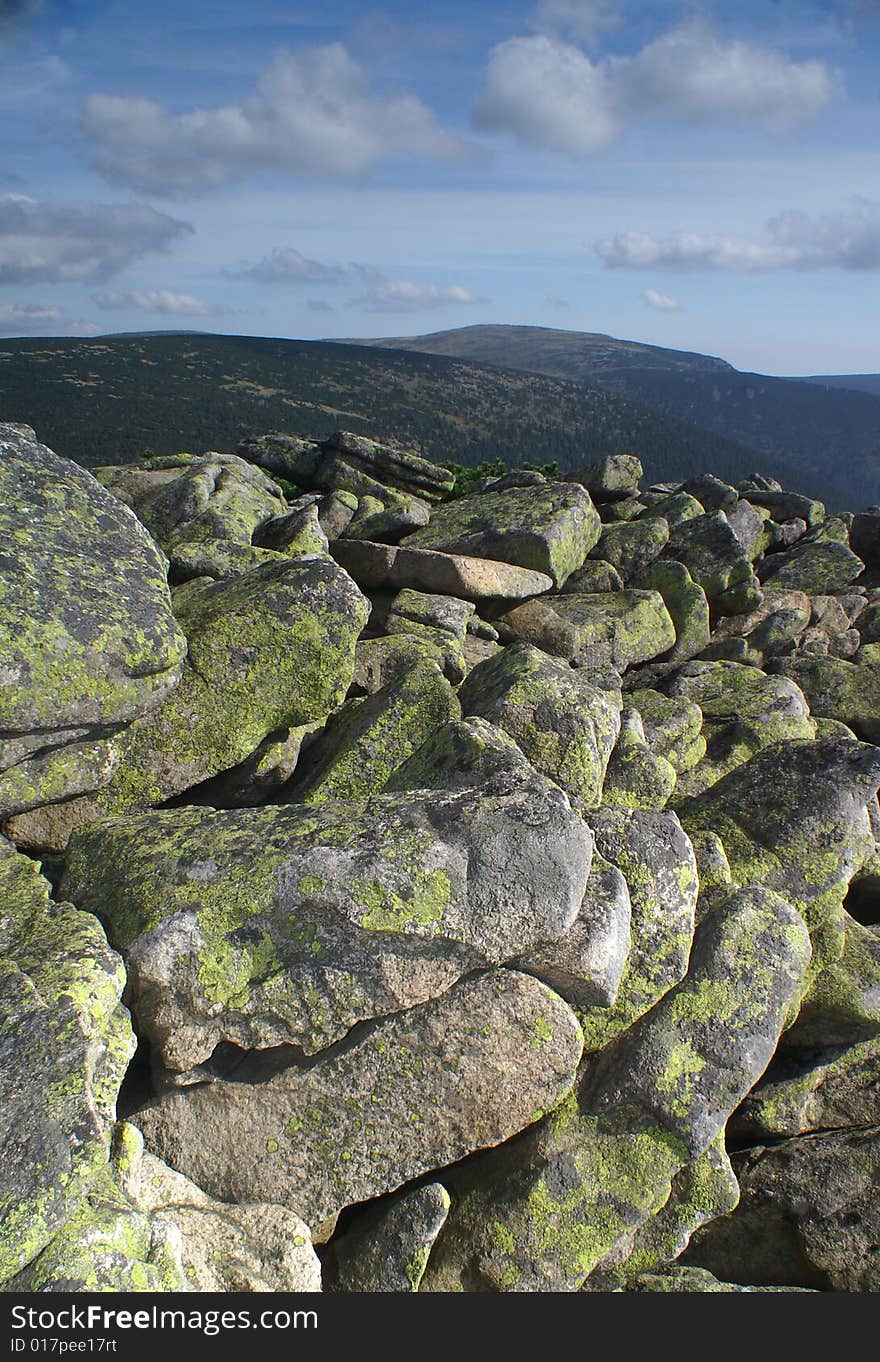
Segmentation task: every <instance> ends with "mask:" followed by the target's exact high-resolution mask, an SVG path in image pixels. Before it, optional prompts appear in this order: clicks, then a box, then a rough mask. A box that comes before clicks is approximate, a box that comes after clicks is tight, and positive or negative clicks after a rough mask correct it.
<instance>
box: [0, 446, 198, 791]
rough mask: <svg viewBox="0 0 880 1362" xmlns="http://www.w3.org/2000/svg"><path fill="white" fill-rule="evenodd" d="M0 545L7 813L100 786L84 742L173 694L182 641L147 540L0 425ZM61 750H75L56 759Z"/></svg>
mask: <svg viewBox="0 0 880 1362" xmlns="http://www.w3.org/2000/svg"><path fill="white" fill-rule="evenodd" d="M0 544H2V548H0V567H2V577H0V732H2V734H3V742H2V743H0V799H2V802H3V806H4V808H5V809H6V811H10V812H11V811H14V809H16V808H21V809H27V808H33V807H35V805H36V804H38V803H40V802H48V801H49V800H50V799H51V800H53V801H54V800H59V799H64V798H67V797H69V796H70V795H76V794H79V793H81V792H82V791H83V790H84V788H87V789H95V788H97V786H98V785H99V784H102V783H103V782H104V780H105V779H108V778H109V776H110V775H111V774H112V761H111V760H110V749H109V748H107V749H105V750H104V752H103V753H102V752H101V750H100V748H98V747H96V746H95V745H96V744H99V743H101V742H103V741H104V740H105V739H106V738H107V737H109V736H110V735H111V734H112V733H113V732H114V731H118V730H120V729H121V728H122V727H123V726H124V725H125V724H127V723H129V722H130V721H131V720H133V719H135V718H137V716H138V715H140V714H144V713H146V712H148V711H149V710H150V709H153V708H154V707H155V706H156V705H157V704H158V703H159V702H160V701H161V700H162V699H163V698H164V697H165V696H166V695H167V694H168V692H169V691H170V690H172V689H173V687H174V686H175V685H176V683H177V681H178V679H179V677H180V673H181V668H182V665H183V658H184V654H185V652H186V640H185V638H184V636H183V634H182V632H181V630H180V629H179V627H178V625H177V624H176V622H175V620H174V617H173V616H172V614H171V609H170V597H169V594H168V587H167V584H166V580H165V578H166V566H167V565H166V560H165V558H164V556H163V555H162V553H161V552H160V551H159V550H158V549H157V547H156V545H155V544H154V543H153V541H152V540H151V539H150V537H149V535H148V534H147V533H146V532H145V531H144V529H143V528H142V526H141V525H139V524H138V522H137V520H136V519H135V517H134V516H133V515H132V513H131V512H130V511H129V510H128V509H127V508H125V507H123V506H120V504H119V502H118V501H117V500H116V499H115V498H114V497H112V496H111V495H110V494H109V492H106V491H105V490H104V489H103V488H102V487H101V486H100V484H99V483H98V482H96V481H95V479H94V478H93V477H92V476H91V474H89V473H87V472H86V471H85V470H84V469H82V468H79V467H77V465H76V464H73V463H70V462H69V461H68V460H67V459H61V458H59V457H58V455H56V454H53V452H52V451H51V450H50V449H47V448H46V446H45V445H41V444H39V443H38V441H37V439H36V436H35V435H34V432H33V431H32V430H31V429H30V427H28V426H15V425H7V424H0ZM70 743H75V744H80V746H79V748H78V750H77V751H73V752H65V751H63V749H64V748H66V747H68V745H69V744H70ZM83 745H85V747H87V748H89V749H91V750H90V752H89V753H86V752H85V751H84V747H83ZM56 748H57V749H62V750H61V751H54V750H53V749H56ZM16 768H20V769H16ZM6 772H8V775H7V774H5V773H6Z"/></svg>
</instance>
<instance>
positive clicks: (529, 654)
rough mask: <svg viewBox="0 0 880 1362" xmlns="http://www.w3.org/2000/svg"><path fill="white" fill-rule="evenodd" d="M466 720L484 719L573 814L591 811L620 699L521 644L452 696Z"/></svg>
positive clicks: (599, 790) (474, 673)
mask: <svg viewBox="0 0 880 1362" xmlns="http://www.w3.org/2000/svg"><path fill="white" fill-rule="evenodd" d="M459 699H460V701H461V706H462V711H463V713H464V715H465V716H466V717H469V718H470V717H475V716H476V717H479V718H482V719H488V720H489V722H490V723H493V724H495V725H496V726H497V727H498V728H502V729H504V731H505V732H506V733H509V734H510V736H511V737H512V738H514V739H515V740H516V742H517V743H518V745H519V746H520V748H521V749H522V751H523V752H524V753H525V755H526V757H528V759H529V761H530V762H531V763H532V765H533V766H534V767H535V768H536V769H537V770H539V771H542V772H543V774H544V775H546V776H549V777H550V779H551V780H553V781H555V782H556V784H557V785H560V786H561V787H562V789H564V790H565V792H566V793H567V794H568V795H569V797H570V798H571V799H572V800H573V802H574V803H575V805H576V806H577V807H580V808H588V809H589V808H595V807H597V806H598V804H599V802H600V799H601V793H602V782H603V779H604V776H605V768H606V767H607V765H608V758H609V756H610V755H611V750H612V748H613V747H614V743H615V741H616V739H617V735H618V732H619V729H620V694H619V692H615V691H611V690H602V689H600V688H599V687H598V686H595V685H592V684H591V683H590V681H589V678H588V677H587V676H586V675H584V674H583V673H582V672H576V671H573V670H572V668H571V667H568V666H566V664H565V663H564V662H561V661H558V660H557V659H556V658H553V657H548V656H547V654H546V653H542V652H540V651H539V650H538V649H537V648H533V647H531V646H530V645H528V644H525V643H513V644H511V645H510V647H509V648H505V649H504V650H503V652H499V653H498V654H497V655H496V656H495V657H493V658H491V659H490V660H489V661H487V662H483V663H481V664H480V665H479V666H478V667H475V668H474V670H473V671H472V672H471V673H470V675H469V676H468V678H467V680H466V681H465V682H464V684H463V685H462V687H461V689H460V691H459Z"/></svg>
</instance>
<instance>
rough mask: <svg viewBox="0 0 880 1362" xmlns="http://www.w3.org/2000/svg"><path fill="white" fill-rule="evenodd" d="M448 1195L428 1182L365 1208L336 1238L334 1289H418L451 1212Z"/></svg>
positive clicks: (436, 1184) (331, 1287)
mask: <svg viewBox="0 0 880 1362" xmlns="http://www.w3.org/2000/svg"><path fill="white" fill-rule="evenodd" d="M449 1205H450V1202H449V1193H448V1192H447V1191H446V1188H445V1187H443V1186H442V1185H441V1184H440V1183H439V1182H429V1183H426V1185H425V1186H424V1187H417V1188H415V1189H414V1190H413V1191H411V1192H402V1193H400V1194H399V1195H397V1196H395V1197H393V1198H392V1199H391V1200H390V1202H389V1203H388V1204H387V1205H383V1206H382V1207H381V1209H380V1210H377V1211H374V1212H372V1213H371V1212H369V1211H368V1212H367V1213H366V1214H365V1215H364V1216H362V1217H361V1218H360V1219H359V1220H358V1221H357V1223H356V1224H355V1225H354V1226H353V1227H352V1228H351V1230H349V1232H348V1233H347V1234H345V1235H342V1236H341V1237H339V1238H336V1239H334V1241H333V1248H332V1250H331V1252H332V1263H333V1268H334V1274H333V1278H332V1284H331V1285H330V1287H329V1289H330V1290H331V1291H398V1292H400V1291H418V1289H419V1284H420V1282H421V1280H422V1277H423V1276H424V1272H425V1267H426V1265H427V1262H428V1256H429V1254H430V1252H431V1249H432V1247H433V1244H434V1241H435V1240H436V1238H437V1235H438V1234H439V1233H440V1231H441V1229H442V1228H443V1224H444V1222H445V1220H446V1217H447V1215H448V1214H449Z"/></svg>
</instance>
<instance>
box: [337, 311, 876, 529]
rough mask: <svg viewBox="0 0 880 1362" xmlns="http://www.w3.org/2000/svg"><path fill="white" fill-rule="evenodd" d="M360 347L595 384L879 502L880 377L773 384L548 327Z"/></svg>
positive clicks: (716, 363)
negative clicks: (458, 358)
mask: <svg viewBox="0 0 880 1362" xmlns="http://www.w3.org/2000/svg"><path fill="white" fill-rule="evenodd" d="M356 343H357V344H360V345H365V346H375V347H378V348H382V349H394V348H397V347H401V348H408V349H410V350H414V351H419V352H420V353H428V354H434V353H442V354H446V355H461V356H465V355H466V356H467V358H468V359H469V360H471V361H475V360H479V361H481V362H483V363H493V364H503V365H505V366H506V367H508V368H513V369H519V370H528V371H529V372H532V373H543V374H547V375H548V376H550V375H552V376H563V377H566V378H569V379H573V380H575V381H578V382H582V383H588V384H590V385H592V386H597V385H598V386H601V387H603V388H606V389H608V390H610V391H614V392H616V393H618V394H626V395H628V396H629V397H632V398H636V399H637V400H638V401H640V402H646V403H648V404H649V405H650V406H652V407H654V408H655V409H658V410H661V411H663V412H665V413H666V414H667V415H669V416H675V417H677V418H678V419H679V420H683V421H688V422H690V423H692V424H693V425H696V426H700V427H702V428H703V429H706V430H710V431H712V432H714V433H715V434H716V435H719V436H722V437H723V438H725V439H728V440H733V441H734V442H736V443H738V444H741V445H746V446H748V447H750V448H752V449H754V450H756V451H757V452H758V455H759V459H763V460H764V461H765V462H766V460H767V459H770V460H771V461H773V460H776V461H780V460H781V461H782V462H783V463H785V464H786V465H787V466H789V467H791V468H793V469H796V470H797V472H796V476H795V478H794V481H795V482H797V483H798V484H799V485H802V486H804V487H807V486H809V487H810V488H811V489H813V491H814V494H816V495H822V491H821V489H823V488H824V494H825V497H826V498H827V499H833V497H834V496H835V495H836V494H835V493H834V491H833V489H834V488H835V487H837V488H840V489H841V490H842V500H841V501H840V504H841V506H850V507H855V506H858V505H864V504H865V503H866V502H876V501H878V500H880V376H878V375H870V374H869V375H855V376H851V375H838V376H835V377H833V378H832V379H827V378H815V379H812V378H811V379H791V378H776V377H773V376H771V375H767V374H757V373H744V372H741V371H740V370H737V369H735V368H733V366H732V365H730V364H728V363H727V362H726V361H724V360H721V359H717V358H716V357H714V356H710V355H700V354H696V353H694V352H691V351H685V350H667V349H664V348H663V347H661V346H650V345H643V344H641V343H640V342H638V341H630V340H618V339H616V338H614V337H612V336H605V335H598V334H595V333H592V332H575V331H556V330H554V329H552V328H547V327H528V326H467V327H461V328H460V329H458V330H453V331H438V332H434V333H432V334H430V335H425V336H416V337H402V336H401V337H383V338H381V339H376V340H362V341H359V342H356ZM875 385H876V386H875Z"/></svg>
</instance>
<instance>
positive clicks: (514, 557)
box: [407, 482, 601, 594]
mask: <svg viewBox="0 0 880 1362" xmlns="http://www.w3.org/2000/svg"><path fill="white" fill-rule="evenodd" d="M600 530H601V525H600V521H599V515H598V512H597V511H596V508H595V507H594V506H593V503H592V501H591V500H590V498H589V495H588V494H587V492H585V491H584V489H583V488H582V487H577V486H576V485H574V484H573V483H567V482H547V483H544V484H542V485H541V486H540V487H510V488H508V489H507V490H506V491H503V492H485V493H482V494H477V495H473V496H467V497H461V498H459V499H458V500H457V501H447V502H445V503H444V504H443V505H442V506H438V507H437V509H436V510H435V511H434V512H433V514H432V516H431V523H430V525H428V527H427V528H426V529H424V530H417V531H416V533H415V534H413V535H411V536H410V538H409V539H408V541H407V547H408V548H409V547H411V548H414V549H440V550H442V551H443V552H445V553H456V554H468V555H471V556H473V557H477V558H493V559H498V560H499V561H501V562H503V563H515V564H517V565H518V566H519V567H524V568H529V569H530V570H531V571H533V572H542V573H546V574H547V576H549V577H551V578H552V580H553V585H554V586H555V587H557V588H558V587H560V586H562V584H563V582H564V581H565V579H566V578H567V577H568V576H570V574H571V573H572V572H574V571H575V569H576V568H579V567H580V566H581V564H582V563H583V561H584V559H585V558H586V556H587V554H588V553H589V551H590V549H591V548H593V546H594V545H595V543H596V541H597V540H598V538H599V534H600ZM450 594H451V593H450Z"/></svg>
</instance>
